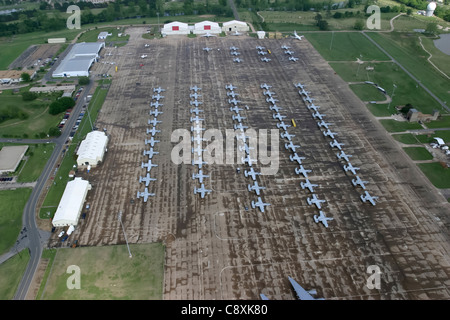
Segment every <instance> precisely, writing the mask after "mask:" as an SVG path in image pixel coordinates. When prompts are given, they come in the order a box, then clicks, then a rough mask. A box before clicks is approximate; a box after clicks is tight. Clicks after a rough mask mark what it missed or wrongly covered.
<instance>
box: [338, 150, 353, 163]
mask: <svg viewBox="0 0 450 320" xmlns="http://www.w3.org/2000/svg"><path fill="white" fill-rule="evenodd" d="M336 156H337V157H338V158H339V159H344V160H345V161H347V162H349V161H350V160H349V159H348V158H350V157H352V155H351V154H346V153H345V152H344V151H341V153H336Z"/></svg>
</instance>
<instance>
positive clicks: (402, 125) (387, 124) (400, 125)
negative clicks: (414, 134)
mask: <svg viewBox="0 0 450 320" xmlns="http://www.w3.org/2000/svg"><path fill="white" fill-rule="evenodd" d="M380 123H381V124H382V125H383V127H384V128H385V129H386V130H387V131H388V132H403V131H407V130H414V129H421V128H422V127H421V126H420V124H418V123H410V122H406V121H396V120H385V119H383V120H380Z"/></svg>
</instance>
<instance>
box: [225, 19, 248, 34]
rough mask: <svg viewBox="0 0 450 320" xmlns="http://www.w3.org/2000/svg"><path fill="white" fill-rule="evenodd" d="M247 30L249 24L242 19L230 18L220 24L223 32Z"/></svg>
mask: <svg viewBox="0 0 450 320" xmlns="http://www.w3.org/2000/svg"><path fill="white" fill-rule="evenodd" d="M249 30H250V28H249V26H248V25H247V23H245V22H243V21H238V20H231V21H228V22H224V23H223V24H222V31H223V32H236V31H237V32H248V31H249Z"/></svg>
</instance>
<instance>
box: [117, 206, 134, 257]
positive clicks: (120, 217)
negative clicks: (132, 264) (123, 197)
mask: <svg viewBox="0 0 450 320" xmlns="http://www.w3.org/2000/svg"><path fill="white" fill-rule="evenodd" d="M118 219H119V221H120V224H121V225H122V231H123V235H124V237H125V242H126V244H127V248H128V254H129V255H130V258H132V257H133V256H132V255H131V251H130V246H129V245H128V240H127V235H126V234H125V228H124V227H123V223H122V211H119V216H118Z"/></svg>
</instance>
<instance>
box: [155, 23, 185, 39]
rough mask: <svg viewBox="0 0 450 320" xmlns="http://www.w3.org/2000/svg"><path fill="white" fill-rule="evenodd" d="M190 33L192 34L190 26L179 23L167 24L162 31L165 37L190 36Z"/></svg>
mask: <svg viewBox="0 0 450 320" xmlns="http://www.w3.org/2000/svg"><path fill="white" fill-rule="evenodd" d="M189 33H191V31H190V30H189V26H188V24H187V23H184V22H178V21H174V22H171V23H167V24H165V25H164V27H163V28H162V30H161V34H162V35H163V36H167V35H179V34H189Z"/></svg>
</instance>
